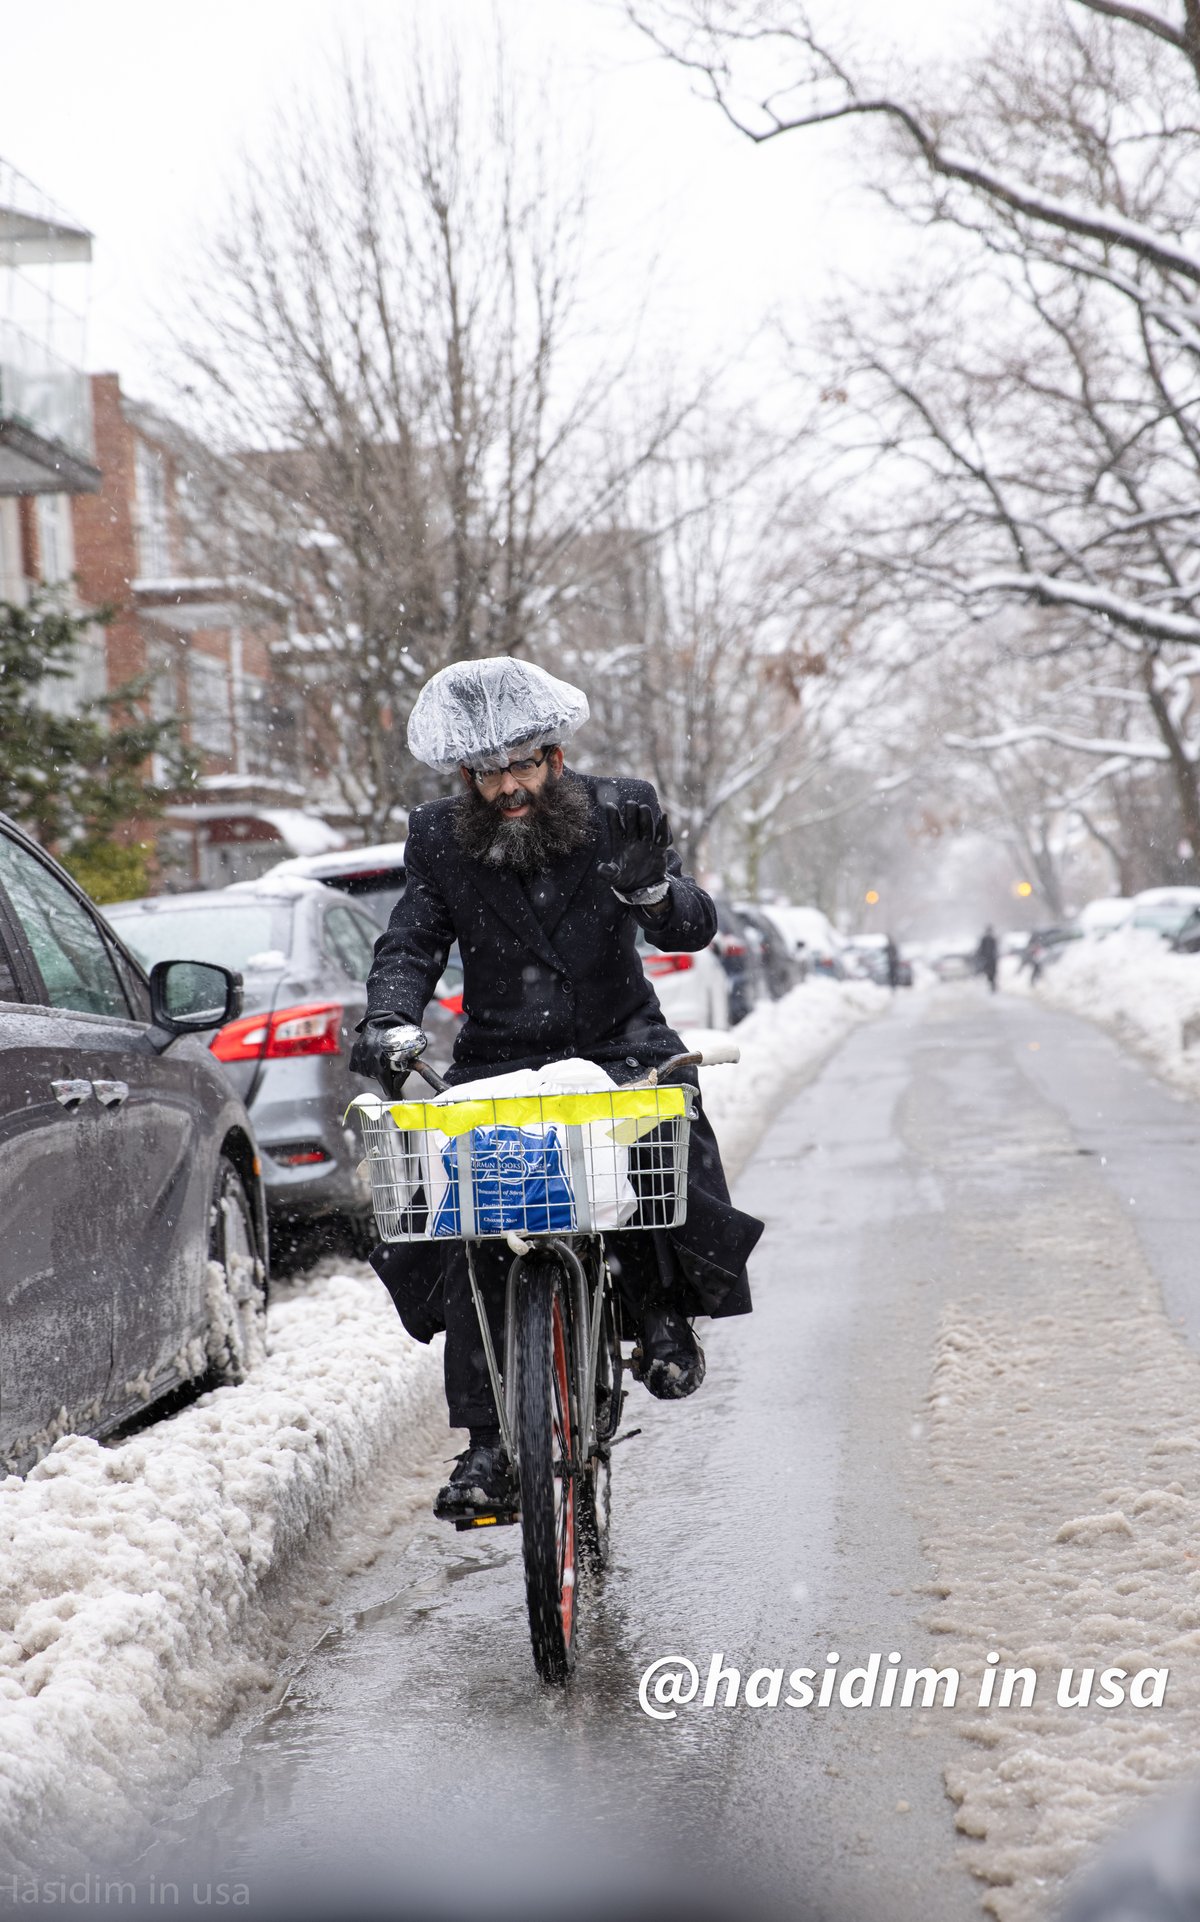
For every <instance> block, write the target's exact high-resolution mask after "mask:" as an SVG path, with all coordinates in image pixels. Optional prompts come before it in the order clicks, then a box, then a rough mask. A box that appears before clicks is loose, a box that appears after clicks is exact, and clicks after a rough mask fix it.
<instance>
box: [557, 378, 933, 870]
mask: <svg viewBox="0 0 1200 1922" xmlns="http://www.w3.org/2000/svg"><path fill="white" fill-rule="evenodd" d="M814 452H815V443H811V442H810V441H809V438H808V436H807V435H805V434H800V435H799V436H795V435H780V434H773V433H771V432H770V431H768V430H767V429H765V428H764V427H763V426H762V424H761V423H759V422H754V421H746V420H745V419H743V420H742V421H741V422H740V423H739V424H738V425H737V426H735V425H734V424H733V423H732V422H729V421H726V422H723V423H720V422H718V421H717V420H715V419H714V418H713V417H712V415H711V414H710V415H709V417H708V419H707V421H706V422H705V424H704V431H703V432H698V433H695V434H692V435H691V436H689V437H688V445H687V446H686V447H685V446H683V445H681V444H677V445H676V447H675V448H674V449H673V450H672V455H671V457H670V458H669V459H661V460H659V461H657V462H656V463H655V464H654V466H653V468H652V469H650V470H647V471H646V472H644V473H643V474H642V475H640V476H639V477H638V479H637V481H636V483H635V484H633V485H631V486H630V487H629V488H628V489H627V490H626V495H625V499H624V503H623V512H622V516H621V519H620V521H619V523H618V524H616V525H615V526H614V528H613V529H612V530H611V533H610V536H609V540H608V554H609V561H610V572H609V576H608V581H609V596H608V601H607V609H608V611H607V613H604V612H603V611H602V609H603V607H604V599H603V596H601V597H600V606H599V607H598V604H597V596H596V595H595V594H590V595H586V596H584V595H581V596H580V597H579V598H578V599H577V601H576V602H575V604H574V605H573V607H572V609H571V610H570V614H569V615H568V614H567V613H566V612H565V611H564V612H563V615H562V618H561V622H560V628H559V632H558V636H557V645H558V647H559V648H560V649H561V650H562V655H563V658H566V659H569V660H570V661H571V662H572V664H573V666H574V668H575V671H576V672H577V673H578V674H579V677H580V678H581V679H582V680H583V681H584V683H585V685H587V686H588V687H589V689H590V691H591V694H592V699H593V710H594V725H593V728H592V729H591V730H590V731H589V736H588V741H587V744H586V751H587V752H588V753H589V754H590V756H591V757H592V758H593V759H598V761H599V762H600V764H603V765H609V766H617V767H621V766H628V767H629V768H630V769H631V770H637V771H642V772H646V773H649V774H650V775H651V776H652V777H653V779H654V781H655V784H656V786H657V788H658V791H659V793H660V794H661V795H662V797H663V799H664V802H665V804H666V806H667V808H668V810H669V812H670V814H671V819H672V822H673V824H674V829H675V835H676V839H677V840H678V842H679V843H680V845H681V847H682V848H683V849H684V850H685V852H686V855H687V858H688V860H689V861H690V862H692V863H694V864H698V865H705V864H708V865H710V866H712V867H715V868H719V869H721V870H723V871H725V872H727V874H728V878H729V879H730V880H731V881H736V882H737V883H738V884H739V885H745V886H747V887H748V888H749V889H750V891H751V892H757V890H758V887H759V885H760V880H761V878H762V875H763V869H764V863H765V862H766V861H767V859H768V857H769V854H770V851H771V849H772V848H773V846H774V845H775V843H776V841H777V840H778V839H779V838H780V837H781V836H782V835H785V834H790V833H798V832H802V831H803V829H804V825H805V823H806V821H807V820H809V819H810V818H811V820H812V821H813V822H815V821H817V820H818V819H825V818H828V816H829V813H830V808H831V806H833V807H835V808H836V809H837V810H839V811H842V810H846V809H853V808H859V807H862V806H864V805H869V804H870V803H871V801H872V800H874V799H876V798H877V797H878V793H879V792H880V791H881V790H882V789H884V788H886V787H887V786H888V784H889V781H890V780H891V779H892V778H894V777H893V770H892V767H891V762H890V760H889V758H888V755H887V753H886V752H885V748H884V741H883V735H882V733H881V730H880V727H879V724H878V723H879V710H880V709H881V708H882V706H883V705H884V704H885V700H886V697H887V690H888V688H889V686H890V684H891V679H892V676H893V675H894V674H895V672H897V671H898V662H897V661H895V660H893V661H892V662H891V663H890V666H887V665H885V662H884V658H883V656H882V655H881V651H880V649H879V646H878V633H877V628H876V626H875V625H873V623H872V620H871V619H870V618H869V614H870V610H869V609H867V608H866V607H865V606H860V605H857V604H856V603H855V600H854V593H855V587H856V579H855V576H854V574H853V572H852V571H848V572H844V573H843V574H842V575H841V576H840V577H839V579H838V584H837V590H836V592H833V591H831V581H832V575H831V572H830V568H829V558H828V540H829V534H828V531H827V530H826V529H825V528H823V526H822V522H821V511H820V507H819V504H818V496H817V490H816V487H815V483H814V476H813V473H812V463H813V455H814ZM639 530H641V531H639ZM856 746H858V747H860V748H861V749H862V750H863V753H864V760H865V762H866V763H867V764H868V765H869V764H870V761H871V759H872V756H873V759H874V768H873V770H872V771H870V772H866V771H864V773H863V774H862V775H861V776H860V777H859V778H858V779H856V780H855V781H853V782H851V783H850V784H849V785H847V783H846V782H845V781H843V782H842V783H841V784H840V786H839V789H838V794H837V799H836V801H834V802H831V800H830V797H829V796H828V795H827V794H825V793H824V792H823V780H824V777H825V776H826V775H828V773H829V772H830V770H831V769H832V768H833V766H834V764H835V762H837V761H838V760H839V759H841V760H844V759H846V758H847V757H848V756H849V757H851V758H852V757H853V755H854V752H855V748H856Z"/></svg>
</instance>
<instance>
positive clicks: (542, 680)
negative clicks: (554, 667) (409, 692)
mask: <svg viewBox="0 0 1200 1922" xmlns="http://www.w3.org/2000/svg"><path fill="white" fill-rule="evenodd" d="M587 718H588V700H587V695H586V694H585V693H584V692H583V690H582V689H581V688H578V687H572V686H571V684H570V682H569V681H559V680H556V679H555V677H554V675H553V674H547V672H546V670H545V668H542V667H535V666H534V665H533V663H532V662H531V661H516V660H513V659H512V658H511V657H510V656H509V655H507V654H500V655H493V656H492V657H491V658H490V659H487V660H483V661H455V662H453V663H452V665H451V666H450V667H444V668H442V670H441V672H440V673H439V674H435V675H434V676H433V678H432V680H429V681H426V683H425V685H424V687H423V688H422V689H421V692H420V693H419V694H418V696H417V699H416V705H415V706H414V708H413V711H412V713H411V714H410V716H409V720H408V746H409V751H410V753H411V754H412V755H413V756H414V758H415V759H416V760H418V761H423V762H424V763H425V766H426V767H436V768H453V767H458V766H459V765H460V764H461V765H465V766H467V767H484V768H486V767H490V768H503V767H507V766H508V763H509V761H510V760H511V759H513V758H514V757H516V758H519V756H517V755H516V751H517V749H518V748H519V749H520V750H521V752H522V753H534V752H536V751H537V749H538V748H539V747H546V746H547V745H548V744H549V743H550V742H555V743H557V742H562V741H568V740H570V738H571V736H572V735H573V734H575V733H576V732H577V731H578V729H579V728H581V727H582V726H583V724H584V722H585V721H586V720H587Z"/></svg>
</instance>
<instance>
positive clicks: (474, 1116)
mask: <svg viewBox="0 0 1200 1922" xmlns="http://www.w3.org/2000/svg"><path fill="white" fill-rule="evenodd" d="M694 1099H695V1097H694V1093H693V1090H692V1089H691V1088H687V1087H682V1088H677V1087H669V1088H613V1089H609V1090H604V1091H602V1092H598V1093H595V1094H570V1095H523V1096H516V1097H508V1098H505V1099H502V1100H497V1099H491V1098H488V1099H483V1100H464V1101H447V1102H431V1101H402V1102H396V1103H388V1102H385V1101H380V1100H378V1099H377V1098H376V1097H374V1096H372V1095H362V1096H360V1097H359V1099H358V1100H357V1101H356V1102H354V1104H353V1108H352V1112H353V1114H354V1115H355V1116H356V1118H357V1121H358V1125H359V1128H360V1129H361V1131H362V1138H363V1146H364V1149H365V1152H366V1165H367V1172H368V1174H369V1176H370V1180H371V1201H372V1205H373V1206H374V1209H375V1220H376V1223H377V1225H378V1228H379V1233H380V1237H381V1239H382V1240H383V1241H442V1240H462V1241H483V1240H488V1239H491V1238H493V1237H497V1236H502V1235H508V1234H514V1233H515V1234H520V1235H547V1234H583V1235H590V1234H599V1233H604V1234H611V1233H613V1232H615V1231H617V1230H620V1229H628V1228H674V1227H677V1226H678V1225H679V1223H680V1222H682V1221H683V1220H684V1218H685V1216H686V1214H687V1162H688V1137H689V1134H690V1131H691V1124H692V1109H693V1103H694Z"/></svg>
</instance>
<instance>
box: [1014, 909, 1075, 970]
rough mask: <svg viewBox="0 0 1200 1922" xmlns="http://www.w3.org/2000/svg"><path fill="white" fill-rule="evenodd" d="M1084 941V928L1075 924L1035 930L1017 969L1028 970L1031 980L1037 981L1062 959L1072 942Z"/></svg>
mask: <svg viewBox="0 0 1200 1922" xmlns="http://www.w3.org/2000/svg"><path fill="white" fill-rule="evenodd" d="M1082 939H1083V930H1082V928H1077V927H1076V926H1075V925H1074V923H1073V922H1067V923H1064V924H1063V925H1061V926H1057V927H1050V928H1035V929H1034V931H1033V933H1032V934H1031V935H1030V937H1029V939H1028V941H1027V942H1026V944H1025V948H1024V951H1023V952H1022V954H1021V957H1020V959H1019V961H1018V962H1017V967H1018V969H1021V968H1028V969H1029V977H1030V980H1032V981H1036V980H1037V979H1038V977H1039V975H1040V974H1041V973H1042V970H1043V969H1044V968H1047V967H1049V966H1050V964H1051V962H1053V961H1059V960H1061V959H1062V956H1063V955H1064V954H1065V953H1066V951H1067V949H1068V948H1069V947H1070V945H1071V943H1072V941H1082Z"/></svg>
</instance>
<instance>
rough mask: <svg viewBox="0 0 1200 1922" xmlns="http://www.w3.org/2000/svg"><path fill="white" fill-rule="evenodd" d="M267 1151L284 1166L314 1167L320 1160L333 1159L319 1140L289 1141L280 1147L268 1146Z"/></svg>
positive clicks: (273, 1159)
mask: <svg viewBox="0 0 1200 1922" xmlns="http://www.w3.org/2000/svg"><path fill="white" fill-rule="evenodd" d="M267 1153H268V1154H269V1155H270V1157H271V1159H272V1161H277V1162H279V1164H280V1165H281V1166H282V1167H284V1168H312V1167H316V1165H317V1164H318V1163H319V1162H322V1161H332V1160H333V1156H332V1155H331V1154H328V1153H327V1152H326V1150H325V1149H324V1148H323V1147H322V1146H321V1144H320V1142H319V1141H287V1142H284V1143H282V1144H281V1145H280V1146H279V1147H276V1148H268V1149H267Z"/></svg>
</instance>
